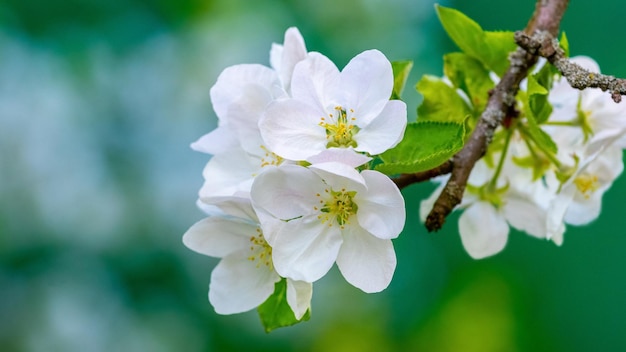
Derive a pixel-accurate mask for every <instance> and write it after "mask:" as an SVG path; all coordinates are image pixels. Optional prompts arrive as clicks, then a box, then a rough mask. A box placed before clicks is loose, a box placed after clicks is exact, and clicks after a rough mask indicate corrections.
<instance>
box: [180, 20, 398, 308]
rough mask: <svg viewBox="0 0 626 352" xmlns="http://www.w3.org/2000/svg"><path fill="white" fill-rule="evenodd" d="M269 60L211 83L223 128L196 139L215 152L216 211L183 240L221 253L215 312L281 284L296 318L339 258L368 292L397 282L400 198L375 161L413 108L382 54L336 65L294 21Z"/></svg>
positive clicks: (210, 207) (203, 203)
mask: <svg viewBox="0 0 626 352" xmlns="http://www.w3.org/2000/svg"><path fill="white" fill-rule="evenodd" d="M270 64H271V67H267V66H264V65H260V64H241V65H235V66H231V67H228V68H226V69H225V70H224V71H223V72H222V73H221V74H220V75H219V77H218V79H217V82H216V83H215V85H214V86H213V87H212V88H211V90H210V97H211V102H212V104H213V108H214V110H215V113H216V115H217V117H218V127H217V128H216V129H215V130H213V131H211V132H210V133H208V134H206V135H204V136H202V137H201V138H200V139H199V140H198V141H196V142H195V143H193V144H192V148H193V149H195V150H197V151H201V152H205V153H208V154H211V155H212V158H211V159H210V161H209V162H208V163H207V165H206V167H205V168H204V171H203V176H204V179H205V182H204V185H203V186H202V188H201V189H200V192H199V200H198V205H199V207H200V208H201V209H202V210H204V211H205V212H206V213H207V214H208V217H207V218H205V219H203V220H201V221H199V222H198V223H196V224H194V225H193V226H192V227H191V228H190V229H189V230H188V231H187V232H186V233H185V234H184V236H183V243H184V244H185V245H186V246H187V247H189V248H190V249H192V250H194V251H196V252H199V253H202V254H205V255H208V256H212V257H218V258H221V260H220V262H219V264H218V265H217V266H216V267H215V269H214V270H213V272H212V274H211V282H210V285H209V301H210V302H211V304H212V305H213V306H214V307H215V310H216V312H218V313H221V314H233V313H239V312H244V311H247V310H250V309H252V308H254V307H257V306H259V305H261V304H262V303H263V302H265V301H266V300H267V299H268V297H270V296H271V295H272V294H274V292H275V284H276V283H278V282H280V281H281V280H285V282H286V287H287V288H286V300H287V303H288V304H289V307H290V308H291V310H292V311H293V313H294V316H295V318H296V319H297V320H299V319H301V318H302V317H303V316H304V315H305V313H306V312H307V311H308V310H309V309H310V302H311V296H312V283H313V282H315V281H317V280H319V279H320V278H322V277H323V276H324V275H325V274H326V273H327V272H328V271H329V270H330V269H331V267H332V266H333V265H334V264H335V263H336V264H337V267H338V268H339V270H340V272H341V274H342V275H343V277H344V278H345V279H346V280H347V281H348V282H349V283H350V284H352V285H354V286H355V287H358V288H359V289H361V290H363V291H364V292H378V291H381V290H383V289H385V288H386V287H387V286H388V285H389V282H390V281H391V278H392V275H393V272H394V270H395V266H396V257H395V252H394V249H393V245H392V242H391V240H392V239H394V238H396V237H397V236H398V235H399V233H400V232H401V231H402V229H403V227H404V222H405V206H404V199H403V198H402V195H401V194H400V192H399V190H398V188H397V187H396V185H395V184H394V183H393V181H392V180H391V179H390V178H389V177H387V176H386V175H384V174H382V173H380V172H377V171H374V170H371V169H370V166H371V165H370V164H371V161H372V157H374V156H376V155H378V154H380V153H382V152H384V151H386V150H388V149H390V148H392V147H394V146H395V145H396V144H398V142H399V141H400V140H401V139H402V136H403V134H404V130H405V128H406V124H407V113H406V105H405V104H404V103H403V102H402V101H400V100H390V96H391V92H392V88H393V71H392V66H391V63H390V62H389V61H388V60H387V58H386V57H385V56H384V55H383V54H382V53H381V52H379V51H377V50H368V51H365V52H362V53H360V54H358V55H357V56H356V57H354V58H353V59H352V60H351V61H350V62H349V63H348V64H347V65H346V66H345V68H344V69H343V70H339V69H338V68H337V67H336V66H335V64H334V63H333V62H332V61H331V60H330V59H328V58H327V57H326V56H324V55H322V54H320V53H317V52H308V51H307V49H306V46H305V43H304V40H303V38H302V36H301V34H300V33H299V32H298V30H297V29H296V28H289V29H288V30H287V31H286V33H285V38H284V43H283V44H282V45H279V44H273V45H272V48H271V50H270Z"/></svg>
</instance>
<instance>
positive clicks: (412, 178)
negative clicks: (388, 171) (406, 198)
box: [393, 160, 453, 189]
mask: <svg viewBox="0 0 626 352" xmlns="http://www.w3.org/2000/svg"><path fill="white" fill-rule="evenodd" d="M452 165H453V163H452V160H448V161H446V162H444V163H443V164H441V165H439V166H437V167H436V168H433V169H430V170H426V171H422V172H417V173H414V174H402V175H400V176H398V177H396V178H394V179H393V182H395V184H396V186H398V188H400V189H402V188H404V187H406V186H409V185H411V184H413V183H418V182H423V181H427V180H430V179H431V178H434V177H437V176H441V175H445V174H449V173H450V172H451V171H452Z"/></svg>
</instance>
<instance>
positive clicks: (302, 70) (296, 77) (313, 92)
mask: <svg viewBox="0 0 626 352" xmlns="http://www.w3.org/2000/svg"><path fill="white" fill-rule="evenodd" d="M339 75H340V74H339V69H337V66H335V64H334V63H333V62H332V61H330V59H328V58H327V57H326V56H324V55H322V54H320V53H316V52H312V53H309V56H308V57H307V58H306V60H303V61H300V62H299V63H298V64H297V65H296V66H295V68H294V71H293V77H292V81H291V96H292V97H293V98H295V99H298V100H300V101H302V102H305V103H307V104H309V105H311V106H312V107H314V108H315V111H316V112H317V114H318V116H316V117H317V119H316V120H315V123H317V122H319V118H320V117H325V116H326V114H327V113H328V112H327V109H328V108H329V107H330V109H333V108H334V107H335V106H336V105H338V104H337V102H336V98H337V97H336V92H337V89H338V87H339V86H338V82H339ZM331 112H334V110H333V111H331Z"/></svg>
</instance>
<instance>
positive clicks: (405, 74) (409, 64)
mask: <svg viewBox="0 0 626 352" xmlns="http://www.w3.org/2000/svg"><path fill="white" fill-rule="evenodd" d="M391 68H392V69H393V91H392V92H391V99H400V97H401V96H402V91H403V90H404V86H405V84H406V81H407V79H408V78H409V73H411V69H412V68H413V61H410V60H405V61H394V62H392V63H391Z"/></svg>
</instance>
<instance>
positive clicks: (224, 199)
mask: <svg viewBox="0 0 626 352" xmlns="http://www.w3.org/2000/svg"><path fill="white" fill-rule="evenodd" d="M203 201H204V202H205V203H206V204H211V205H213V206H215V207H217V208H218V209H220V210H221V211H222V212H223V213H224V214H226V215H230V216H234V217H237V218H240V219H244V220H249V221H251V222H254V223H258V218H257V216H256V213H255V212H254V209H252V203H251V201H250V198H246V197H233V196H221V197H209V198H205V199H203Z"/></svg>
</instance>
